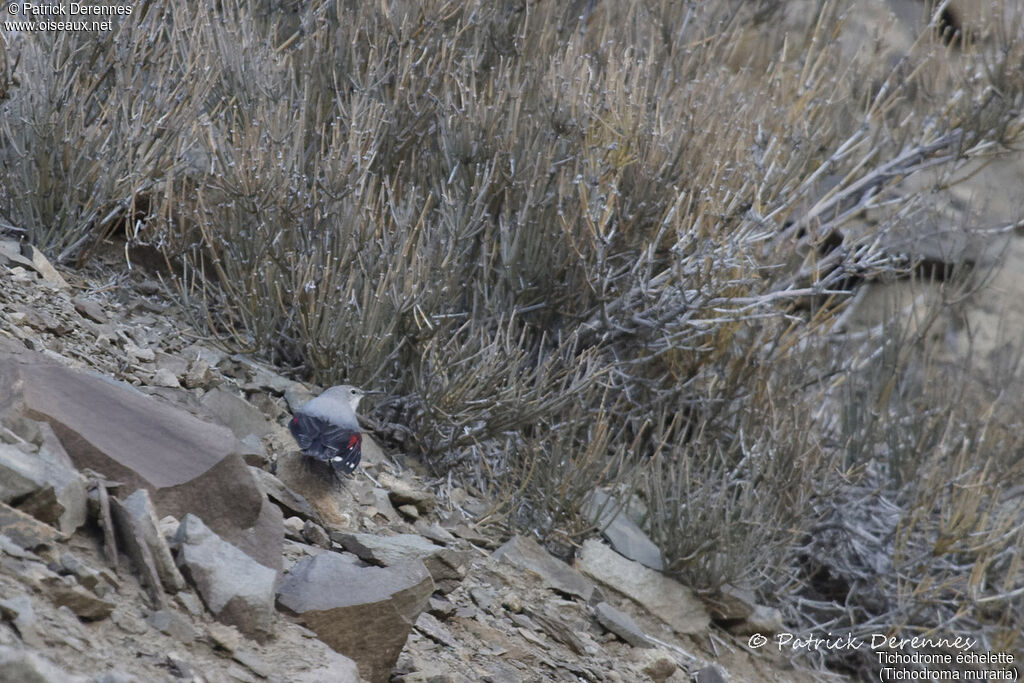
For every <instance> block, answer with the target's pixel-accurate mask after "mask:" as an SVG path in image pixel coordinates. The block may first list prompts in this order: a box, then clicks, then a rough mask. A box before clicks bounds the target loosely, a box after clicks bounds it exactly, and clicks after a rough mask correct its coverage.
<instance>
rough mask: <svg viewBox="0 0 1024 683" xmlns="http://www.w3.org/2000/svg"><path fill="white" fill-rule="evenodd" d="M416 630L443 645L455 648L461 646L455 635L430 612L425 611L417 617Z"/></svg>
mask: <svg viewBox="0 0 1024 683" xmlns="http://www.w3.org/2000/svg"><path fill="white" fill-rule="evenodd" d="M416 630H417V631H419V632H420V633H422V634H423V635H425V636H426V637H427V638H430V639H431V640H433V641H434V642H435V643H437V644H438V645H443V646H444V647H447V648H451V649H453V650H454V649H458V648H459V641H458V640H457V639H456V638H455V636H453V635H452V634H451V632H449V631H448V629H446V628H445V627H444V626H443V625H442V624H441V622H439V621H438V620H437V619H436V618H434V617H433V616H432V615H431V614H430V613H429V612H424V613H423V614H421V615H420V616H419V617H418V618H417V619H416Z"/></svg>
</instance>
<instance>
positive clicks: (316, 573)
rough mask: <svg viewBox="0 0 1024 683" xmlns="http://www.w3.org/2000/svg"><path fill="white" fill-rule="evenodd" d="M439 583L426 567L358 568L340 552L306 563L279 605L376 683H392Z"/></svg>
mask: <svg viewBox="0 0 1024 683" xmlns="http://www.w3.org/2000/svg"><path fill="white" fill-rule="evenodd" d="M433 590H434V582H433V581H432V580H431V578H430V572H428V571H427V568H426V567H425V566H424V565H423V563H422V562H414V563H409V564H404V565H398V566H395V567H387V568H382V567H359V566H356V565H355V564H353V563H352V562H351V561H348V560H346V559H345V558H344V557H342V556H341V555H339V554H337V553H323V554H320V555H317V556H315V557H307V558H303V559H302V560H300V561H299V562H297V563H296V565H295V566H294V567H293V568H292V570H291V572H289V573H288V574H287V575H286V576H285V579H284V580H283V581H282V583H281V587H280V588H279V589H278V597H277V601H278V605H279V606H280V607H281V608H282V609H284V610H286V611H287V612H289V613H291V614H292V615H294V616H295V617H297V619H298V620H299V622H300V623H301V624H302V625H303V626H306V627H307V628H309V629H311V630H312V631H314V632H315V633H316V634H317V637H318V638H320V640H322V641H324V642H325V643H327V644H328V645H330V646H331V647H332V648H333V649H335V650H336V651H338V652H340V653H342V654H344V655H346V656H348V657H351V658H352V659H353V660H355V661H356V663H357V664H358V665H359V671H360V673H361V674H362V675H363V677H364V678H366V679H367V680H369V681H371V683H378V682H382V681H387V680H388V677H389V675H390V672H391V668H392V666H394V663H395V661H396V660H397V659H398V655H399V653H400V652H401V650H402V647H403V646H404V645H405V641H406V638H407V637H408V635H409V632H410V630H411V629H412V626H413V624H414V623H415V622H416V619H417V617H418V616H419V614H420V613H421V612H422V611H423V609H424V608H425V607H426V605H427V601H428V599H429V598H430V594H431V593H432V592H433Z"/></svg>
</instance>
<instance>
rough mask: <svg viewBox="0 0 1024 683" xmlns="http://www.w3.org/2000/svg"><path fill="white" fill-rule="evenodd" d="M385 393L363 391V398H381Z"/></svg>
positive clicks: (377, 390) (374, 390)
mask: <svg viewBox="0 0 1024 683" xmlns="http://www.w3.org/2000/svg"><path fill="white" fill-rule="evenodd" d="M385 393H386V392H383V391H380V390H379V389H373V390H366V389H364V390H363V396H383V395H384V394H385Z"/></svg>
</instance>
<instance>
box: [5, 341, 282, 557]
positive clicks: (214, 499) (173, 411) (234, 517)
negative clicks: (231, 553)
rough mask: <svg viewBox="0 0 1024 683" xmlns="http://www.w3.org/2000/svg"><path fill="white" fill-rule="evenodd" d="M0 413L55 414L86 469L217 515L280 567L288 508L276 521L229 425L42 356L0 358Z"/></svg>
mask: <svg viewBox="0 0 1024 683" xmlns="http://www.w3.org/2000/svg"><path fill="white" fill-rule="evenodd" d="M0 414H4V415H9V414H10V415H19V414H20V415H24V416H27V417H29V418H31V419H36V420H44V421H46V422H48V423H49V424H50V426H51V427H52V428H53V431H54V432H55V433H56V434H57V436H58V437H59V438H60V441H61V443H62V444H63V445H64V448H65V449H66V450H67V452H68V455H69V456H70V457H71V459H72V460H73V461H74V463H75V465H76V466H77V467H78V468H79V469H84V468H87V467H88V468H91V469H93V470H95V471H96V472H99V473H100V474H102V475H103V476H104V477H106V478H108V479H110V480H112V481H118V482H121V483H122V484H123V485H124V487H125V489H126V490H129V491H133V490H135V489H139V488H145V489H147V490H148V491H149V492H150V495H151V496H152V501H153V505H154V507H155V508H156V510H157V513H158V514H159V515H161V516H163V515H173V516H175V517H178V518H180V517H182V516H184V515H185V514H186V513H189V512H191V513H193V514H196V515H199V516H201V517H202V518H203V519H207V520H210V528H211V529H212V530H213V531H214V532H215V533H216V534H218V535H220V536H221V537H223V538H225V539H226V540H227V541H229V542H230V543H232V544H234V545H236V546H238V547H239V548H241V549H242V550H243V551H245V552H247V553H249V554H250V555H251V556H252V557H254V558H256V559H257V560H259V561H260V562H261V563H263V564H264V565H266V566H268V567H273V568H274V569H275V570H279V569H280V567H281V544H282V543H283V539H284V532H283V529H282V528H281V524H280V522H281V520H280V514H279V513H278V514H277V515H276V520H275V515H274V514H273V511H272V510H269V509H268V508H272V507H273V506H271V505H269V503H267V501H266V498H265V496H264V495H263V493H262V492H261V491H260V489H259V487H258V486H257V485H256V481H255V480H254V479H253V477H252V475H251V474H250V472H249V469H248V467H247V466H246V464H245V462H244V460H243V459H242V457H241V454H240V451H241V450H242V447H241V446H240V444H239V443H238V440H237V439H236V438H235V436H234V435H233V434H232V433H231V431H230V430H229V429H227V428H226V427H223V426H221V425H214V424H210V423H208V422H204V421H202V420H200V419H198V418H196V417H194V416H193V415H191V414H189V413H188V412H186V411H184V410H183V409H181V408H179V407H176V406H173V405H170V404H168V403H167V402H165V401H162V400H159V399H156V398H153V397H150V396H147V395H145V394H143V393H142V392H140V391H138V390H136V389H135V388H133V387H131V386H129V385H127V384H124V383H122V382H117V381H113V380H110V379H108V378H105V377H102V376H99V375H94V374H90V373H86V372H79V371H76V370H73V369H71V368H67V367H64V366H62V365H57V364H54V363H52V362H48V361H46V360H44V359H43V357H42V356H40V355H38V354H24V356H17V357H13V356H0ZM274 510H276V508H274Z"/></svg>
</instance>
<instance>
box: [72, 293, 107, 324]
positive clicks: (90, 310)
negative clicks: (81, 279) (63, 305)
mask: <svg viewBox="0 0 1024 683" xmlns="http://www.w3.org/2000/svg"><path fill="white" fill-rule="evenodd" d="M71 303H72V304H74V306H75V310H76V311H78V313H79V315H81V316H82V317H83V318H88V319H89V320H91V321H93V322H94V323H100V324H101V325H102V324H103V323H105V322H107V314H106V313H105V312H104V311H103V307H102V306H100V304H99V302H98V301H96V300H95V299H86V298H85V297H81V296H76V297H75V298H74V299H72V300H71Z"/></svg>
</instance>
